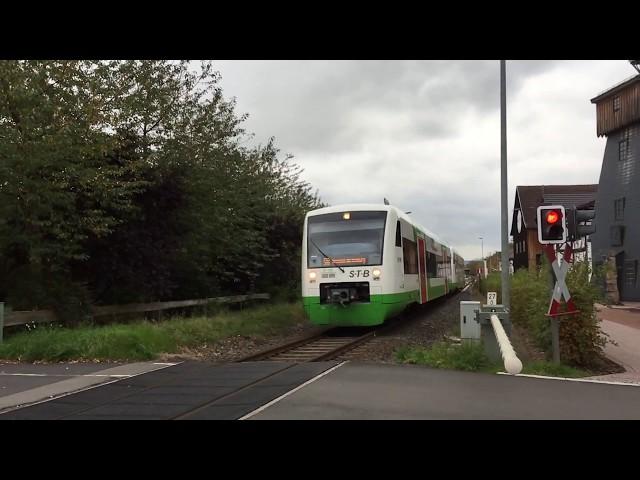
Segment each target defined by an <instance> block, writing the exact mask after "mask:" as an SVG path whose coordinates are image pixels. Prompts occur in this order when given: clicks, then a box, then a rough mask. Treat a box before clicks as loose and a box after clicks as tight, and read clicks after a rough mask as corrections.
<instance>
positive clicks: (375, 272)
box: [371, 268, 382, 278]
mask: <svg viewBox="0 0 640 480" xmlns="http://www.w3.org/2000/svg"><path fill="white" fill-rule="evenodd" d="M371 273H372V274H373V278H380V275H381V274H382V272H381V271H380V269H379V268H374V269H373V271H372V272H371Z"/></svg>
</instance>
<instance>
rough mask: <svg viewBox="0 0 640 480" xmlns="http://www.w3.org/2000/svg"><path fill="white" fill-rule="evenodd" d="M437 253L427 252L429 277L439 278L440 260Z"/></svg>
mask: <svg viewBox="0 0 640 480" xmlns="http://www.w3.org/2000/svg"><path fill="white" fill-rule="evenodd" d="M437 257H438V256H437V255H436V254H435V253H431V252H427V276H428V277H429V278H435V277H437V276H438V259H437Z"/></svg>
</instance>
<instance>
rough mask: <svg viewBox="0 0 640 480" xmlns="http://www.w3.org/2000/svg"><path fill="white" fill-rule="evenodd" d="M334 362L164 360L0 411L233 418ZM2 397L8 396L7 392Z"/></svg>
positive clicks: (12, 414)
mask: <svg viewBox="0 0 640 480" xmlns="http://www.w3.org/2000/svg"><path fill="white" fill-rule="evenodd" d="M336 363H337V362H314V363H305V364H295V363H290V362H247V363H232V364H226V365H213V364H208V363H199V362H185V363H180V364H177V365H169V366H167V365H165V366H164V368H156V369H154V370H153V371H151V372H149V373H142V374H139V375H126V376H125V375H123V376H124V377H125V378H121V379H118V380H116V381H111V382H109V383H108V384H106V385H104V384H102V385H100V384H98V385H96V386H94V387H93V388H89V389H85V390H83V391H80V392H78V393H71V394H68V395H64V396H61V397H58V398H54V399H53V400H49V401H45V402H41V403H37V404H34V405H30V406H25V407H23V408H18V409H13V410H9V411H6V412H5V413H2V414H0V420H19V419H26V420H57V419H65V420H66V419H69V420H115V419H119V420H128V419H131V420H134V419H135V420H164V419H186V420H217V419H222V420H233V419H237V418H240V417H241V416H243V415H245V414H247V413H249V412H251V411H253V410H255V409H256V408H258V407H260V406H261V405H264V404H266V403H268V402H270V401H271V400H273V399H274V398H277V397H279V396H281V395H282V394H284V393H286V392H289V391H291V390H292V389H294V388H296V387H297V386H299V385H301V384H304V383H305V382H306V381H307V380H309V379H311V378H313V377H315V376H317V375H318V374H319V373H321V372H323V371H325V370H327V369H329V368H331V367H333V366H334V365H336ZM132 365H136V364H132ZM123 367H127V366H123ZM129 367H131V365H129ZM4 378H12V377H8V376H5V377H0V381H2V379H4ZM54 385H55V383H54V384H51V385H48V388H51V387H52V386H54ZM13 388H14V389H15V388H18V387H16V386H14V387H13ZM36 388H38V387H36ZM76 390H77V389H76ZM31 391H32V390H27V391H23V392H18V394H20V393H22V394H23V395H24V394H27V393H29V392H31ZM14 395H15V394H14ZM2 398H3V397H0V401H2ZM4 398H5V402H6V398H8V397H4Z"/></svg>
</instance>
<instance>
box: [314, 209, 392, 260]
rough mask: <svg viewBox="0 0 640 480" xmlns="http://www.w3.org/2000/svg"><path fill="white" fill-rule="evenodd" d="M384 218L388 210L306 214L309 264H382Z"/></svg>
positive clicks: (385, 218)
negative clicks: (307, 217) (307, 216)
mask: <svg viewBox="0 0 640 480" xmlns="http://www.w3.org/2000/svg"><path fill="white" fill-rule="evenodd" d="M386 220H387V212H375V211H372V212H340V213H327V214H325V215H316V216H312V217H309V223H308V225H307V236H308V242H307V252H308V258H307V264H308V267H309V268H319V267H335V266H341V267H346V266H352V265H353V266H364V265H382V247H383V244H384V227H385V223H386ZM327 257H330V258H327Z"/></svg>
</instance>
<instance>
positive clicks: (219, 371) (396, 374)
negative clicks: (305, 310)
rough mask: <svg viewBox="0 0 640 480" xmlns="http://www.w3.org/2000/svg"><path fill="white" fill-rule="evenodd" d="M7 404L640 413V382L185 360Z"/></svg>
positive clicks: (223, 415) (13, 415) (241, 413)
mask: <svg viewBox="0 0 640 480" xmlns="http://www.w3.org/2000/svg"><path fill="white" fill-rule="evenodd" d="M131 365H137V367H136V368H137V369H138V370H140V369H142V368H143V367H142V366H140V364H131ZM115 368H120V367H115ZM144 368H152V367H151V366H149V364H147V366H146V367H144ZM123 375H124V374H123ZM0 381H2V377H0ZM64 381H66V380H64ZM52 385H55V383H54V384H52ZM14 388H17V387H16V386H14ZM36 388H39V387H36ZM17 393H18V394H20V393H21V392H17ZM22 393H24V392H22ZM15 394H16V393H13V395H15ZM2 398H7V397H0V400H2ZM5 412H6V413H2V414H0V420H12V419H14V420H15V419H72V420H81V419H105V420H106V419H149V420H152V419H188V420H192V419H193V420H207V419H211V420H214V419H224V420H233V419H248V420H265V419H451V420H456V419H532V420H533V419H640V386H637V385H619V384H607V383H601V382H594V381H591V382H584V381H568V380H560V379H545V378H532V377H529V376H511V375H496V374H484V373H471V372H459V371H451V370H438V369H432V368H428V367H424V366H418V365H380V364H365V363H351V362H342V363H341V362H334V361H328V362H312V363H300V364H296V363H291V362H247V363H234V364H224V365H219V364H218V365H214V364H207V363H200V362H185V363H180V364H176V365H166V364H165V365H156V367H155V369H154V370H153V371H151V372H148V373H141V374H137V375H127V376H126V377H125V378H119V379H118V378H116V379H115V380H114V379H110V380H109V381H107V382H106V384H105V383H102V384H97V385H94V386H92V387H91V388H88V389H85V390H83V391H80V392H78V393H71V394H69V395H66V396H62V397H59V398H55V399H53V400H50V401H46V402H42V403H37V404H35V405H32V406H26V407H23V408H19V409H14V410H10V411H5Z"/></svg>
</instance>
